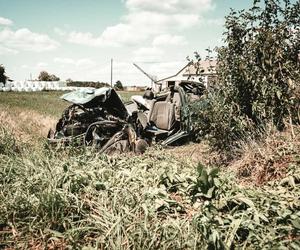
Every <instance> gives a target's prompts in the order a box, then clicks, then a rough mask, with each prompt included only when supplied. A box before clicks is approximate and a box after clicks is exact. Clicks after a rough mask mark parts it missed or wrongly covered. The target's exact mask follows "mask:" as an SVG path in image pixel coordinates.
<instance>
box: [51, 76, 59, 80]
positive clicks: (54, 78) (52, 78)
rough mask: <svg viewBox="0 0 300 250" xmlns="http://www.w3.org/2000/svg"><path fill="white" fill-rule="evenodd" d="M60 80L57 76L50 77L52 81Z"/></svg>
mask: <svg viewBox="0 0 300 250" xmlns="http://www.w3.org/2000/svg"><path fill="white" fill-rule="evenodd" d="M59 80H60V78H59V77H57V76H56V75H50V81H59Z"/></svg>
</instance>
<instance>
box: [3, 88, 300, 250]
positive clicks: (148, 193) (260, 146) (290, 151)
mask: <svg viewBox="0 0 300 250" xmlns="http://www.w3.org/2000/svg"><path fill="white" fill-rule="evenodd" d="M61 94H62V93H57V92H42V93H0V99H1V100H0V102H1V105H0V118H1V119H0V125H1V126H0V201H1V202H0V249H1V248H4V249H83V248H84V249H295V250H296V249H299V247H300V212H299V211H300V199H299V193H300V172H299V170H300V168H299V165H300V160H299V151H300V128H295V129H294V132H295V135H296V137H293V136H291V133H290V132H289V131H286V132H285V133H274V134H270V136H269V137H268V138H267V140H266V141H263V142H253V144H247V145H245V149H244V153H243V154H242V155H241V157H240V158H238V159H236V160H235V161H234V162H232V163H230V164H229V165H226V166H224V165H219V166H218V168H215V165H214V164H215V163H216V162H218V161H217V160H214V159H215V158H218V154H217V153H216V152H211V151H210V150H209V148H207V145H205V143H204V142H203V143H202V144H194V145H187V146H183V147H179V148H176V149H171V150H170V149H163V148H161V147H158V146H155V147H153V148H151V149H149V150H148V151H147V152H146V153H145V154H144V155H133V154H124V155H119V156H106V155H101V154H98V153H97V152H95V151H94V150H93V149H88V148H87V149H74V148H67V149H49V148H48V147H47V145H46V144H45V141H44V140H43V139H42V138H44V137H45V135H46V133H47V130H48V128H49V126H50V125H53V124H55V122H56V120H57V118H58V117H59V116H60V114H61V112H62V111H63V109H64V107H65V106H66V105H67V104H66V103H64V102H63V101H61V100H59V99H58V98H57V97H58V96H60V95H61ZM130 94H131V93H124V92H123V93H121V95H122V96H124V97H125V98H127V99H128V98H129V96H130ZM194 156H197V157H196V158H194ZM198 161H199V164H198V163H197V162H198Z"/></svg>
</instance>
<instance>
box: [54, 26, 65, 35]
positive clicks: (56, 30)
mask: <svg viewBox="0 0 300 250" xmlns="http://www.w3.org/2000/svg"><path fill="white" fill-rule="evenodd" d="M53 31H54V33H56V34H57V35H59V36H64V35H66V32H65V31H64V30H62V29H61V28H58V27H55V28H54V29H53Z"/></svg>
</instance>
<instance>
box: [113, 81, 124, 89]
mask: <svg viewBox="0 0 300 250" xmlns="http://www.w3.org/2000/svg"><path fill="white" fill-rule="evenodd" d="M114 88H115V89H116V90H123V89H124V87H123V84H122V82H121V81H119V80H118V81H116V84H115V85H114Z"/></svg>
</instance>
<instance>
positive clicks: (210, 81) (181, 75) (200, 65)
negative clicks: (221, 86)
mask: <svg viewBox="0 0 300 250" xmlns="http://www.w3.org/2000/svg"><path fill="white" fill-rule="evenodd" d="M216 67H217V61H216V60H211V61H200V62H197V63H188V64H187V65H186V66H184V67H183V68H182V69H181V70H179V71H178V73H177V74H175V75H173V76H169V77H166V78H163V79H161V80H158V81H157V82H156V83H157V84H158V85H156V86H155V90H156V91H159V89H157V88H158V86H159V88H160V89H165V88H167V87H169V86H171V85H174V84H175V83H177V82H180V81H184V80H188V81H195V82H202V83H204V85H205V86H206V87H210V86H212V85H214V84H215V82H216V77H217V73H216Z"/></svg>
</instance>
